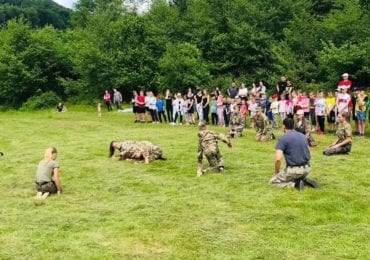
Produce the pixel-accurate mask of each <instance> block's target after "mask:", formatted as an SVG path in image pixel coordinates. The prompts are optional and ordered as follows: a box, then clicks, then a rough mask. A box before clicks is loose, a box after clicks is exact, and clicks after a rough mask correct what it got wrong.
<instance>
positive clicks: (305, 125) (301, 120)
mask: <svg viewBox="0 0 370 260" xmlns="http://www.w3.org/2000/svg"><path fill="white" fill-rule="evenodd" d="M294 129H295V130H296V131H297V132H300V133H302V134H303V135H304V136H305V137H306V140H307V142H308V145H309V146H311V147H312V146H316V145H317V144H316V142H315V140H314V139H313V137H312V135H311V127H310V122H308V120H307V119H306V118H305V117H304V112H303V110H301V109H300V110H298V111H297V122H296V123H295V126H294Z"/></svg>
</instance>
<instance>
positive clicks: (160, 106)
mask: <svg viewBox="0 0 370 260" xmlns="http://www.w3.org/2000/svg"><path fill="white" fill-rule="evenodd" d="M156 105H157V109H158V112H163V107H164V102H163V101H162V100H157V104H156Z"/></svg>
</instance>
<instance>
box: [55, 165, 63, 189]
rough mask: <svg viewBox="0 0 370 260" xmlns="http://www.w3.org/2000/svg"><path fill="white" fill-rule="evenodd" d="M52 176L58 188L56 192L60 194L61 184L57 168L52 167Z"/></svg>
mask: <svg viewBox="0 0 370 260" xmlns="http://www.w3.org/2000/svg"><path fill="white" fill-rule="evenodd" d="M53 177H54V182H55V185H56V186H57V189H58V194H60V193H61V192H62V184H61V182H60V179H59V168H54V170H53Z"/></svg>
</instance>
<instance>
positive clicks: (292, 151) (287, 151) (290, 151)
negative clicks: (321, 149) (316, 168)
mask: <svg viewBox="0 0 370 260" xmlns="http://www.w3.org/2000/svg"><path fill="white" fill-rule="evenodd" d="M275 149H276V150H282V151H283V153H284V157H285V161H286V164H287V166H301V165H304V164H307V163H308V162H309V161H310V159H311V154H310V150H309V149H308V143H307V140H306V138H305V136H304V135H303V134H301V133H299V132H297V131H295V130H292V131H288V132H287V133H285V134H283V135H282V136H281V137H280V138H279V140H278V142H277V144H276V147H275Z"/></svg>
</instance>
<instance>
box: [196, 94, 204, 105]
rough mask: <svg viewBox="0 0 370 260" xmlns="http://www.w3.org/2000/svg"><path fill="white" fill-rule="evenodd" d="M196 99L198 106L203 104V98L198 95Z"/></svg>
mask: <svg viewBox="0 0 370 260" xmlns="http://www.w3.org/2000/svg"><path fill="white" fill-rule="evenodd" d="M195 98H196V99H197V104H201V103H202V96H198V95H196V96H195Z"/></svg>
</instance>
